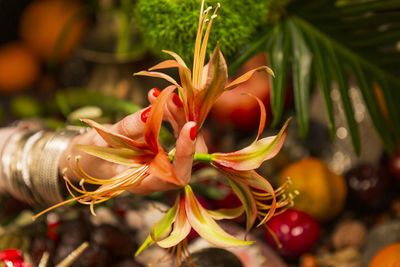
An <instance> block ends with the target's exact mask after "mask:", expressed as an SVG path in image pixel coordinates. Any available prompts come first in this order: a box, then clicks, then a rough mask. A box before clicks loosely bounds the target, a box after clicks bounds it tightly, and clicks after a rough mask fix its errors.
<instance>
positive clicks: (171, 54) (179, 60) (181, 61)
mask: <svg viewBox="0 0 400 267" xmlns="http://www.w3.org/2000/svg"><path fill="white" fill-rule="evenodd" d="M162 51H163V52H164V53H167V54H168V55H170V56H172V57H173V58H174V59H175V60H176V62H177V63H178V64H179V65H181V66H182V67H184V68H187V69H189V68H188V67H187V66H186V64H185V61H183V59H182V58H181V57H180V56H179V55H178V54H177V53H175V52H172V51H168V50H162Z"/></svg>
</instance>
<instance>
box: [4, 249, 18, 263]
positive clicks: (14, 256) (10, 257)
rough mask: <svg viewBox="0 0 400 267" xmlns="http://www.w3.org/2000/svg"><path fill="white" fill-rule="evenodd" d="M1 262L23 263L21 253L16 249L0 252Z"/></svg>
mask: <svg viewBox="0 0 400 267" xmlns="http://www.w3.org/2000/svg"><path fill="white" fill-rule="evenodd" d="M0 260H1V261H5V260H7V261H23V260H24V258H23V257H22V252H21V251H20V250H18V249H5V250H3V251H1V252H0Z"/></svg>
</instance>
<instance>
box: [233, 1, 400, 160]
mask: <svg viewBox="0 0 400 267" xmlns="http://www.w3.org/2000/svg"><path fill="white" fill-rule="evenodd" d="M266 27H267V28H272V30H269V31H265V35H263V36H258V40H263V43H264V49H260V47H262V45H261V44H260V42H253V44H254V45H257V47H258V48H257V49H254V48H252V46H250V47H249V48H250V49H249V50H248V51H252V49H253V51H255V50H257V52H258V51H259V50H264V51H265V52H267V53H268V55H269V60H270V65H271V67H272V68H273V70H274V71H275V72H276V77H277V78H276V79H275V80H273V81H272V94H271V103H272V111H273V113H274V124H275V125H276V124H277V123H278V122H279V121H280V119H281V116H282V109H283V101H284V95H285V92H284V90H285V88H286V86H285V81H286V73H287V72H288V71H290V70H292V72H293V89H294V96H295V108H296V113H297V119H298V122H299V125H300V133H301V134H302V135H305V134H307V129H308V120H309V118H308V117H309V114H308V104H309V95H310V92H311V87H312V83H311V82H310V81H311V77H315V78H316V81H317V84H318V85H319V88H321V90H322V93H323V96H324V100H325V104H326V110H327V116H328V124H329V128H330V135H331V138H333V137H334V136H335V130H336V129H335V122H334V113H333V105H332V100H331V99H330V91H331V87H332V85H333V83H336V85H337V87H338V89H339V92H340V95H341V101H342V106H343V109H344V113H345V116H346V120H347V126H348V129H349V132H350V135H351V137H352V142H353V146H354V149H355V151H356V152H357V153H359V152H360V137H359V130H358V126H357V122H356V120H355V116H354V107H353V106H352V102H351V99H350V96H349V89H350V85H349V82H348V78H349V77H350V76H352V77H355V79H356V81H357V83H358V85H359V87H360V91H361V93H362V96H363V99H364V102H365V104H366V107H367V109H368V112H369V114H370V117H371V119H372V122H373V124H374V126H375V129H376V131H377V133H378V134H379V136H380V137H381V140H382V143H383V144H384V146H385V148H386V150H387V151H389V152H392V151H393V141H395V140H397V141H400V124H399V123H398V122H399V121H400V107H399V106H398V102H399V101H400V90H399V87H400V79H399V78H398V77H399V76H400V66H399V65H400V64H399V62H400V61H399V59H400V51H399V48H398V45H399V40H400V1H398V0H385V1H380V0H363V1H362V0H358V1H345V0H341V1H337V0H320V1H307V2H306V3H305V2H304V1H299V0H295V1H293V2H291V4H290V5H289V6H288V7H287V9H286V14H284V15H282V16H281V19H280V20H279V21H277V22H274V23H273V24H271V25H267V26H266ZM243 55H247V56H251V54H249V53H248V54H246V53H244V54H243ZM244 59H245V58H244V57H243V56H242V57H241V60H242V61H243V60H244ZM233 66H235V64H234V65H233ZM280 75H282V77H280ZM373 84H378V85H379V87H380V88H381V90H382V93H383V95H384V99H385V104H386V107H387V110H388V118H386V117H385V115H384V114H383V111H382V108H381V107H380V106H379V104H378V102H377V97H376V94H375V91H374V86H373ZM387 122H389V123H387Z"/></svg>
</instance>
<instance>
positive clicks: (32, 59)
mask: <svg viewBox="0 0 400 267" xmlns="http://www.w3.org/2000/svg"><path fill="white" fill-rule="evenodd" d="M39 72H40V65H39V62H38V59H37V58H36V56H35V55H34V54H33V53H32V52H31V50H29V49H28V48H27V47H26V46H25V45H24V44H22V43H20V42H13V43H8V44H5V45H3V46H1V47H0V92H1V93H13V92H20V91H23V90H25V89H28V88H29V87H30V86H32V85H33V83H34V82H35V81H36V80H37V78H38V76H39Z"/></svg>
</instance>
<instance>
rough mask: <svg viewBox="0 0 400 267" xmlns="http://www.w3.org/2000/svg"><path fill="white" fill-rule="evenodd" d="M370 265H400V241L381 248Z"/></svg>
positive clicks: (375, 266)
mask: <svg viewBox="0 0 400 267" xmlns="http://www.w3.org/2000/svg"><path fill="white" fill-rule="evenodd" d="M369 267H400V243H395V244H392V245H389V246H386V247H384V248H383V249H381V250H380V251H379V252H378V253H377V254H376V255H375V256H374V258H373V259H372V261H371V263H370V264H369Z"/></svg>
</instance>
